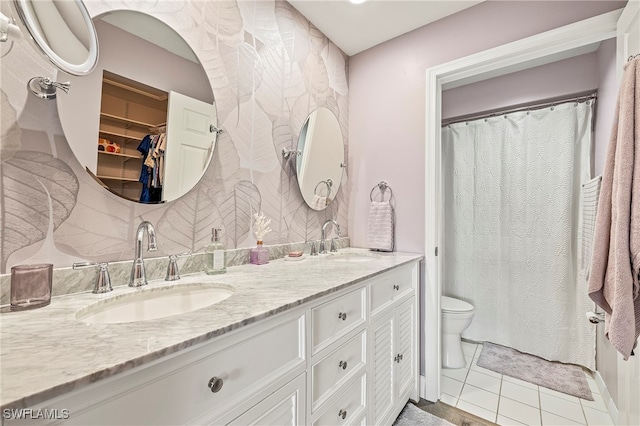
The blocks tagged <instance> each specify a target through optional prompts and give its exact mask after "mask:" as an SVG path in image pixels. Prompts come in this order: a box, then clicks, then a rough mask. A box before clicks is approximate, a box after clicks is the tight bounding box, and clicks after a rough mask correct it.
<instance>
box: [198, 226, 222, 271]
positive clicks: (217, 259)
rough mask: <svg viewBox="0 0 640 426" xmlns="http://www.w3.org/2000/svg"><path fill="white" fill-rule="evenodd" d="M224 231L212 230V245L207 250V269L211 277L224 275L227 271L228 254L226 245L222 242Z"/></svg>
mask: <svg viewBox="0 0 640 426" xmlns="http://www.w3.org/2000/svg"><path fill="white" fill-rule="evenodd" d="M220 234H222V229H220V228H213V229H211V244H208V245H207V247H206V248H205V269H204V271H205V272H206V273H207V274H209V275H214V274H224V273H225V272H226V271H227V268H226V266H225V263H226V262H225V261H226V253H225V250H224V245H223V244H222V243H221V242H220Z"/></svg>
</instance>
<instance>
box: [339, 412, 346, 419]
mask: <svg viewBox="0 0 640 426" xmlns="http://www.w3.org/2000/svg"><path fill="white" fill-rule="evenodd" d="M338 417H342V420H344V419H346V418H347V410H340V411H338Z"/></svg>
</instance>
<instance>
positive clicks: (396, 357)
mask: <svg viewBox="0 0 640 426" xmlns="http://www.w3.org/2000/svg"><path fill="white" fill-rule="evenodd" d="M393 360H394V361H395V362H397V363H398V364H400V361H402V354H398V355H396V356H395V357H393Z"/></svg>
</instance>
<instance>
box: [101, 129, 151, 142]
mask: <svg viewBox="0 0 640 426" xmlns="http://www.w3.org/2000/svg"><path fill="white" fill-rule="evenodd" d="M100 133H101V134H103V135H109V136H116V137H119V138H124V139H130V140H134V141H141V140H142V139H143V137H140V136H133V135H125V134H122V133H118V132H110V131H108V130H100Z"/></svg>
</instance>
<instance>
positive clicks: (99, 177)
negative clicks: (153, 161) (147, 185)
mask: <svg viewBox="0 0 640 426" xmlns="http://www.w3.org/2000/svg"><path fill="white" fill-rule="evenodd" d="M97 177H98V179H103V180H105V179H106V180H119V181H122V182H138V179H137V178H125V177H120V176H103V175H97Z"/></svg>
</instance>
